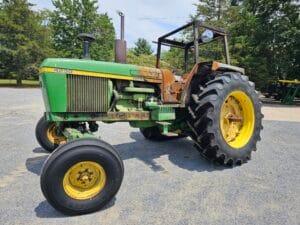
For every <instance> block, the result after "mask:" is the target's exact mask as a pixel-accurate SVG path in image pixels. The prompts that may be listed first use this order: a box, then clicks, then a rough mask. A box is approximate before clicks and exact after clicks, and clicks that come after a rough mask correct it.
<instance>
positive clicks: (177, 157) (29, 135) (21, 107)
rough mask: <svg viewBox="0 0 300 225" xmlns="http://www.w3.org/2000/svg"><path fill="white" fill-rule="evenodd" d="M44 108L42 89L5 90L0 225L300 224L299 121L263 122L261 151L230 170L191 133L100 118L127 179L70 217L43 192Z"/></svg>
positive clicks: (0, 123)
mask: <svg viewBox="0 0 300 225" xmlns="http://www.w3.org/2000/svg"><path fill="white" fill-rule="evenodd" d="M274 110H278V108H275V109H274ZM42 112H43V103H42V98H41V94H40V91H39V90H38V89H9V88H3V89H0V116H1V117H0V136H1V139H0V140H1V146H0V154H1V159H0V171H1V174H0V224H31V225H33V224H47V225H48V224H65V225H67V224H97V225H99V224H104V225H109V224H114V225H116V224H128V225H133V224H182V225H183V224H197V225H198V224H214V225H215V224H220V225H221V224H222V225H224V224H228V225H232V224H251V225H252V224H280V225H283V224H295V225H299V221H300V175H299V171H300V165H299V160H298V158H300V139H299V136H300V123H299V122H283V121H280V122H279V121H272V120H271V121H264V131H263V132H262V141H261V142H260V143H259V145H258V151H257V153H255V154H253V157H252V160H251V161H250V162H249V163H247V164H245V165H243V166H241V167H236V168H233V169H228V168H224V167H220V166H214V165H212V164H210V163H208V162H207V161H206V160H205V159H203V158H201V156H200V155H199V154H198V152H197V151H196V150H195V149H194V148H193V143H192V141H191V140H189V139H181V140H173V141H169V142H161V143H153V142H150V141H147V140H145V139H144V138H143V137H142V136H141V134H140V133H139V132H138V130H137V129H133V128H130V127H129V126H128V125H127V124H126V123H116V124H112V125H105V124H101V132H100V133H101V136H102V138H103V139H104V140H105V141H107V142H109V143H111V144H112V145H114V146H115V148H116V149H117V150H118V151H119V152H120V154H121V156H122V158H123V160H124V165H125V176H124V181H123V184H122V186H121V189H120V191H119V193H118V195H117V196H116V198H115V199H114V200H113V201H111V202H110V203H109V204H108V205H107V207H106V208H105V209H103V210H102V211H99V212H97V213H93V214H90V215H84V216H76V217H66V216H64V215H62V214H60V213H59V212H57V211H55V210H54V209H53V208H52V207H51V206H50V205H49V204H48V203H47V201H45V198H44V197H43V195H42V193H41V191H40V185H39V174H40V171H41V167H42V164H43V162H44V161H45V159H46V158H47V157H48V154H47V153H46V152H45V151H44V150H43V149H41V148H40V147H39V146H38V144H37V142H36V140H35V137H34V127H35V124H36V122H37V121H38V119H39V118H40V116H41V115H42ZM267 118H269V116H267Z"/></svg>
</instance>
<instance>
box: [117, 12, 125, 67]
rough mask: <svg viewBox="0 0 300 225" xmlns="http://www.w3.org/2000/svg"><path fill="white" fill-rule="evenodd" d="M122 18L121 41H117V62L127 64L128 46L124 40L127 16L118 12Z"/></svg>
mask: <svg viewBox="0 0 300 225" xmlns="http://www.w3.org/2000/svg"><path fill="white" fill-rule="evenodd" d="M117 13H118V14H119V16H120V17H121V33H120V36H121V37H120V39H116V40H115V62H117V63H126V61H127V44H126V41H125V40H124V24H125V15H124V13H122V12H120V11H117Z"/></svg>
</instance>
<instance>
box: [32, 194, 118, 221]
mask: <svg viewBox="0 0 300 225" xmlns="http://www.w3.org/2000/svg"><path fill="white" fill-rule="evenodd" d="M115 202H116V197H114V198H113V199H112V200H111V201H110V202H109V203H108V204H106V205H105V206H104V207H103V208H102V209H101V210H100V211H97V212H95V213H98V212H101V211H104V210H106V209H109V208H110V207H112V206H114V205H115ZM34 211H35V214H36V216H37V217H39V218H63V217H68V216H67V215H64V214H62V213H60V212H58V211H57V210H55V209H54V208H53V207H52V206H51V205H50V204H49V203H48V202H47V201H46V200H45V201H42V202H41V203H40V204H39V205H38V206H37V207H36V208H35V209H34ZM78 216H80V215H78Z"/></svg>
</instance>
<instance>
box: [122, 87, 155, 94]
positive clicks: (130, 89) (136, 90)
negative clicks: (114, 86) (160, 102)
mask: <svg viewBox="0 0 300 225" xmlns="http://www.w3.org/2000/svg"><path fill="white" fill-rule="evenodd" d="M124 91H125V92H133V93H149V94H153V93H155V91H154V89H153V88H136V87H126V88H125V90H124Z"/></svg>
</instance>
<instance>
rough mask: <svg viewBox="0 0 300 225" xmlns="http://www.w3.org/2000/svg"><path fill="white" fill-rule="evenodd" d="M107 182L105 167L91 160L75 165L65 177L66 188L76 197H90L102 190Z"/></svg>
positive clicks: (67, 191) (70, 194)
mask: <svg viewBox="0 0 300 225" xmlns="http://www.w3.org/2000/svg"><path fill="white" fill-rule="evenodd" d="M105 183H106V173H105V171H104V169H103V167H102V166H101V165H100V164H98V163H96V162H91V161H83V162H79V163H77V164H75V165H73V166H72V167H71V168H70V169H69V170H68V171H67V172H66V173H65V176H64V179H63V186H64V190H65V192H66V194H67V195H69V196H70V197H72V198H74V199H80V200H84V199H89V198H92V197H94V196H96V195H97V194H98V193H100V192H101V191H102V189H103V188H104V186H105Z"/></svg>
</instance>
